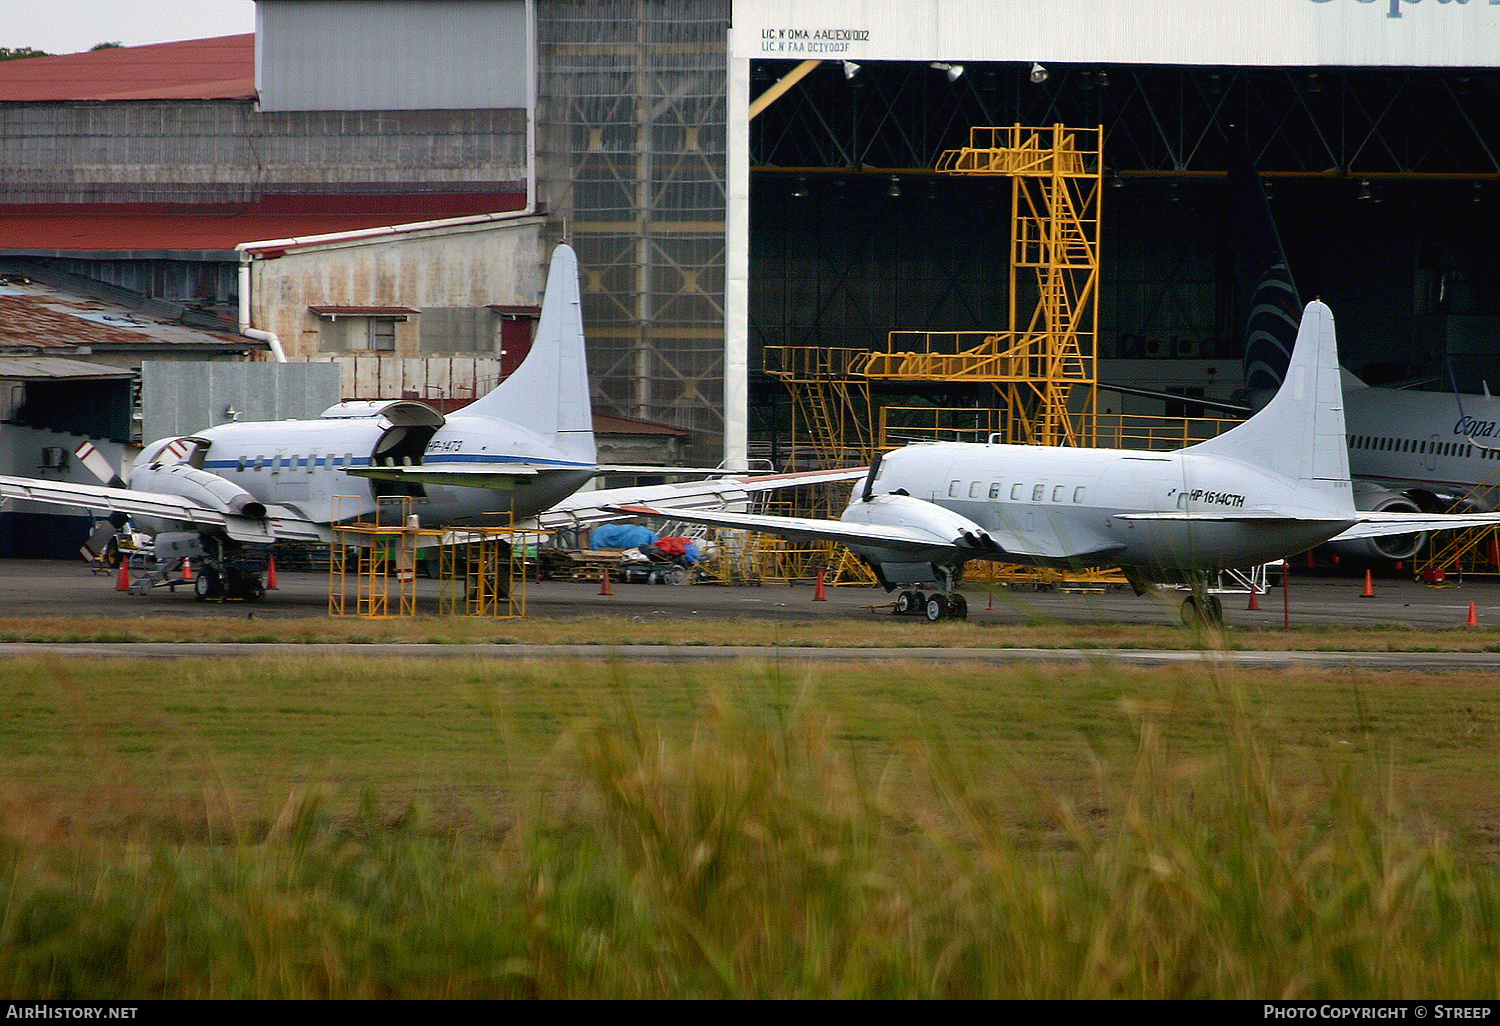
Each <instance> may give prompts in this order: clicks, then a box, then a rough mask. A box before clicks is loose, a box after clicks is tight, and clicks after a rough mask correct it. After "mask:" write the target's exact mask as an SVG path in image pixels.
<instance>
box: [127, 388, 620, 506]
mask: <svg viewBox="0 0 1500 1026" xmlns="http://www.w3.org/2000/svg"><path fill="white" fill-rule="evenodd" d="M179 461H181V462H186V463H189V464H191V465H192V466H194V467H197V468H199V469H201V470H202V471H205V472H207V473H210V474H213V475H215V476H216V477H218V478H220V479H222V480H224V481H226V482H228V483H229V484H230V485H231V486H233V487H234V488H237V489H240V490H242V491H243V492H244V493H246V494H247V495H249V496H252V497H253V498H254V499H256V500H258V501H260V502H261V503H263V504H265V505H267V506H284V507H287V508H288V509H290V510H292V511H293V512H295V513H297V514H298V515H300V516H302V517H303V518H305V519H307V520H311V521H314V522H318V523H338V522H344V521H351V520H355V519H358V518H368V517H370V516H371V515H372V514H374V513H376V512H377V510H378V509H379V507H380V505H381V502H380V499H381V497H382V496H402V495H407V496H410V497H411V499H412V502H413V506H412V512H413V513H415V514H417V515H418V516H419V517H420V519H421V522H422V523H423V524H424V525H433V526H436V525H444V526H447V525H458V524H480V523H503V522H505V521H507V520H508V519H509V518H510V516H511V515H514V516H515V517H516V518H517V519H520V518H524V517H528V516H532V515H534V514H536V513H539V512H541V511H542V510H544V509H547V508H548V507H550V506H552V505H553V504H555V503H556V502H558V501H560V500H561V499H563V498H566V497H567V496H568V495H571V494H572V493H573V492H574V491H576V490H577V489H578V488H579V487H580V486H582V485H583V484H584V483H586V482H587V481H588V480H590V479H591V478H592V477H593V475H594V472H595V469H596V468H595V466H594V464H592V463H582V462H580V461H579V460H578V459H577V458H576V456H575V457H572V458H570V457H569V456H567V455H566V454H564V453H563V452H561V451H560V450H559V449H558V448H557V447H556V446H554V445H553V444H552V443H551V442H550V441H549V440H548V439H546V438H543V437H542V436H540V435H538V434H537V433H535V432H533V431H530V430H528V429H526V428H524V427H521V426H519V425H517V424H513V423H509V422H506V421H499V420H496V419H493V418H489V417H472V416H464V415H463V414H456V415H453V416H449V417H447V418H446V419H442V418H440V417H437V416H435V415H434V417H433V418H432V420H431V421H430V422H428V423H425V424H424V423H409V424H391V423H390V422H389V421H388V420H386V419H385V418H382V417H356V418H330V419H319V420H287V421H276V422H259V423H245V424H221V425H218V426H216V427H212V428H209V429H207V430H205V431H202V432H200V433H199V434H197V435H195V436H192V437H190V438H184V439H163V440H161V441H159V442H156V443H153V444H152V445H149V446H147V447H146V448H145V449H144V450H143V451H142V453H141V456H140V457H139V458H138V459H137V460H136V463H135V468H134V470H133V471H132V473H131V476H130V487H132V488H136V489H139V490H142V491H167V492H172V493H174V494H184V491H183V488H184V486H183V485H181V484H178V483H177V482H174V481H173V480H171V479H170V477H169V475H168V473H167V472H166V471H165V469H164V467H163V465H164V464H165V465H170V464H172V463H176V462H179ZM383 463H390V464H394V465H396V466H418V465H420V466H427V467H440V466H442V465H443V464H444V463H448V464H465V465H470V466H473V465H485V466H493V467H494V468H495V469H496V470H497V471H499V472H503V471H504V470H505V469H506V467H507V466H514V467H518V468H519V467H520V466H521V465H524V466H525V468H526V472H524V473H518V474H517V476H516V478H515V484H514V485H513V486H512V487H510V488H508V489H505V488H501V489H496V488H466V487H461V486H450V485H434V484H423V485H411V484H400V483H391V482H386V481H381V480H377V479H371V478H367V477H362V476H358V475H356V474H352V473H349V472H348V471H350V470H357V469H360V468H366V467H370V466H373V465H379V464H383ZM390 508H391V509H392V510H397V509H398V504H395V503H392V504H391V505H390ZM137 519H140V518H137ZM145 526H146V528H147V529H148V530H149V529H151V525H149V524H147V525H145ZM157 526H158V527H160V525H157Z"/></svg>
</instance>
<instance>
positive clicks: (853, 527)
mask: <svg viewBox="0 0 1500 1026" xmlns="http://www.w3.org/2000/svg"><path fill="white" fill-rule="evenodd" d="M615 512H617V513H624V514H627V515H629V516H633V517H675V518H678V519H681V520H686V521H688V522H690V523H694V524H708V525H709V526H711V527H729V528H735V529H738V530H743V531H760V532H763V533H765V534H775V535H779V536H781V537H783V538H796V539H824V540H828V541H838V542H845V543H849V544H855V545H858V544H861V543H862V544H865V545H880V546H884V547H887V548H893V549H912V550H917V549H930V548H932V547H933V546H934V545H952V541H951V540H949V539H945V538H939V537H937V536H936V535H934V534H932V533H931V532H930V531H923V530H920V529H918V528H914V527H905V526H898V525H894V524H851V523H846V522H844V521H842V520H817V519H813V518H811V517H779V516H772V515H770V514H767V513H730V512H727V511H722V510H690V511H682V510H677V509H670V508H667V509H662V508H658V507H651V506H641V505H621V506H618V507H616V509H615Z"/></svg>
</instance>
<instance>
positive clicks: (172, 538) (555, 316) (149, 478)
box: [0, 245, 859, 599]
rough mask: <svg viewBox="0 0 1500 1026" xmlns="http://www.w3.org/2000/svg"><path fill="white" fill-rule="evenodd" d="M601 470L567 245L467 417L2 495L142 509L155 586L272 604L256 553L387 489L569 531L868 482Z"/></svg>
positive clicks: (143, 461)
mask: <svg viewBox="0 0 1500 1026" xmlns="http://www.w3.org/2000/svg"><path fill="white" fill-rule="evenodd" d="M91 450H92V446H90V445H89V444H88V443H85V444H84V445H82V446H80V447H79V455H80V457H81V458H82V459H83V460H84V461H85V463H86V464H90V465H91V466H92V467H93V468H94V469H95V471H96V473H100V476H101V477H103V478H105V479H110V478H111V476H112V474H113V471H112V469H111V468H108V467H107V466H105V467H103V468H100V467H99V466H98V464H99V463H101V462H103V458H102V457H97V454H95V455H94V456H91V455H90V452H91ZM663 469H665V468H663ZM599 470H600V468H599V466H598V464H597V459H596V455H595V448H594V434H593V424H592V413H591V411H590V407H589V382H588V368H587V361H586V357H585V353H584V336H583V319H582V313H581V300H580V295H579V286H578V262H577V258H576V257H575V256H574V254H573V250H572V249H571V248H569V247H568V246H566V245H560V246H558V247H557V249H556V251H555V252H554V253H553V257H552V264H551V267H550V269H549V271H548V275H547V289H546V294H545V296H544V298H543V303H542V314H541V319H540V323H539V324H538V327H537V340H536V343H535V345H533V346H532V349H531V351H530V353H528V355H527V357H526V359H525V360H524V361H523V362H522V364H521V366H520V367H518V368H517V369H516V371H515V372H514V373H512V374H511V375H510V377H508V378H506V379H505V380H504V381H503V382H501V383H500V385H499V386H497V387H496V388H495V389H494V390H493V391H491V392H490V393H488V394H487V395H485V396H483V397H481V398H480V399H478V400H476V401H475V402H474V403H472V404H470V405H469V406H467V407H465V408H464V409H463V410H462V411H461V412H459V413H455V414H451V415H448V416H444V415H443V414H441V413H439V412H438V411H437V410H435V409H433V408H432V407H430V406H427V405H426V404H424V403H420V402H414V401H407V400H403V401H397V402H374V403H341V404H339V405H337V406H334V407H332V408H330V409H329V410H327V411H325V412H324V414H323V415H322V417H320V418H318V419H316V420H284V421H269V422H266V421H262V422H247V423H230V424H220V425H217V426H215V427H211V428H208V429H206V430H204V431H201V432H199V433H197V434H195V435H191V436H188V437H183V438H168V439H161V440H159V441H156V442H153V443H151V444H150V445H148V446H146V447H145V449H143V450H142V451H141V453H140V455H139V456H138V457H137V458H136V459H135V461H134V464H133V469H132V470H131V471H130V475H129V480H128V482H126V481H123V480H120V479H119V478H117V477H115V478H114V479H113V480H110V481H109V484H107V485H103V486H94V485H76V484H66V483H61V482H52V481H39V480H34V479H30V478H21V477H7V476H0V497H3V498H16V499H26V500H31V501H35V502H42V503H47V504H51V505H61V506H72V507H82V508H85V509H89V510H93V511H100V510H103V511H110V512H112V513H114V514H116V515H117V516H118V517H120V519H123V517H124V516H128V517H129V518H130V519H131V521H132V523H133V524H134V525H135V527H136V529H137V530H139V531H141V532H143V533H146V534H149V535H151V536H153V537H154V548H155V553H156V556H157V570H156V571H155V577H154V579H153V580H150V581H145V582H144V583H142V587H149V586H150V584H151V583H165V582H167V581H168V576H167V575H168V574H170V573H171V572H172V571H173V570H174V568H175V567H176V566H177V565H178V564H180V562H181V560H182V559H183V558H191V559H193V560H194V561H195V562H197V563H198V564H200V570H199V572H198V574H197V576H196V578H195V583H194V588H195V591H196V593H197V595H198V597H199V598H219V597H234V598H246V599H257V598H260V597H261V595H262V594H263V591H264V587H263V583H262V581H261V577H260V573H261V570H262V569H263V567H264V563H265V559H264V556H263V555H261V556H258V557H257V556H256V555H255V554H256V553H259V552H262V551H263V547H265V546H271V545H274V544H275V543H278V542H302V543H306V542H327V541H329V540H330V538H331V536H332V532H331V526H332V525H333V524H335V523H347V522H352V521H354V520H358V519H365V520H368V519H369V518H371V517H372V516H379V515H381V509H382V504H381V502H380V500H381V498H382V497H384V496H393V495H406V496H410V497H411V498H412V499H413V500H414V506H415V511H416V512H417V514H418V515H419V516H420V518H421V522H422V523H424V524H427V525H429V526H442V527H459V526H472V525H481V524H487V525H506V524H510V523H511V522H512V518H514V522H516V523H517V524H518V525H520V526H526V525H527V524H528V523H533V524H534V523H539V522H540V523H541V524H542V525H543V526H550V527H557V526H564V525H573V524H578V523H589V522H593V521H596V520H601V519H605V518H609V517H612V516H613V514H611V513H609V512H607V511H606V509H605V507H606V506H607V505H609V504H611V503H618V502H627V501H649V502H655V503H660V504H664V505H666V506H670V507H672V508H677V507H678V506H683V507H688V506H692V505H695V504H703V503H719V502H732V501H737V500H743V499H745V498H748V497H749V496H750V495H751V494H752V493H755V492H758V491H763V490H767V489H771V488H778V487H783V486H785V485H789V484H806V483H816V482H818V481H824V480H828V481H834V480H851V479H854V478H856V477H858V476H859V472H851V471H833V472H824V473H816V472H815V473H808V474H797V475H769V476H757V477H751V476H742V475H741V476H730V477H721V478H718V479H714V480H702V481H692V482H685V483H681V484H670V485H657V486H643V487H638V488H624V489H611V490H608V491H593V492H579V491H578V489H579V488H580V487H581V486H582V485H583V484H584V483H586V482H587V481H589V480H590V479H592V478H593V477H594V476H595V474H597V473H598V472H599ZM658 472H660V470H658ZM384 508H385V509H386V510H387V511H389V510H392V509H394V508H395V507H392V506H391V505H390V504H386V505H385V507H384ZM106 530H107V529H106ZM138 583H141V582H138Z"/></svg>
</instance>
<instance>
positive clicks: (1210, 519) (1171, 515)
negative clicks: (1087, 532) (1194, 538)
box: [1114, 509, 1350, 524]
mask: <svg viewBox="0 0 1500 1026" xmlns="http://www.w3.org/2000/svg"><path fill="white" fill-rule="evenodd" d="M1114 519H1116V520H1145V521H1156V522H1157V523H1178V524H1192V523H1213V524H1273V523H1277V522H1283V523H1288V524H1306V523H1309V522H1313V523H1325V524H1345V523H1348V522H1349V520H1350V517H1346V516H1317V515H1310V516H1294V515H1292V514H1291V513H1290V512H1288V511H1287V510H1284V509H1279V510H1253V509H1247V510H1242V511H1238V512H1234V513H1200V512H1192V513H1180V512H1167V513H1116V514H1115V515H1114Z"/></svg>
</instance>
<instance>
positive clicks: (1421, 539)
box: [1328, 489, 1427, 563]
mask: <svg viewBox="0 0 1500 1026" xmlns="http://www.w3.org/2000/svg"><path fill="white" fill-rule="evenodd" d="M1354 507H1355V508H1356V509H1358V510H1360V511H1362V512H1369V513H1421V512H1422V508H1421V507H1420V506H1418V505H1417V503H1416V502H1415V501H1413V500H1412V498H1411V497H1410V496H1407V495H1404V494H1402V493H1401V492H1392V491H1386V490H1384V489H1366V490H1364V491H1356V492H1355V495H1354ZM1426 544H1427V533H1426V532H1425V531H1418V532H1416V533H1414V534H1388V535H1385V536H1384V537H1381V538H1358V539H1355V540H1353V541H1342V542H1330V543H1329V545H1328V548H1329V550H1330V551H1332V552H1334V553H1336V554H1337V555H1339V556H1340V557H1342V558H1344V559H1358V560H1364V561H1366V562H1379V563H1384V562H1393V561H1397V560H1409V559H1412V558H1414V557H1415V556H1416V554H1417V553H1418V552H1420V551H1421V549H1422V546H1424V545H1426Z"/></svg>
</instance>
